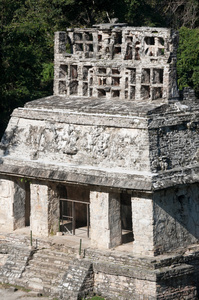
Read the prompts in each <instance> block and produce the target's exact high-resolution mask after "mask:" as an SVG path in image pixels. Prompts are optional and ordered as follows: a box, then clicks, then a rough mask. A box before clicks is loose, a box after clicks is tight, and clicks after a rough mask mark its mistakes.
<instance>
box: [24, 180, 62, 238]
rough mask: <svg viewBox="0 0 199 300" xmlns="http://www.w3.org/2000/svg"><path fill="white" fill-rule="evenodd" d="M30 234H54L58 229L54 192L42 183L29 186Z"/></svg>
mask: <svg viewBox="0 0 199 300" xmlns="http://www.w3.org/2000/svg"><path fill="white" fill-rule="evenodd" d="M30 195H31V217H30V225H31V230H32V233H33V234H35V235H37V236H48V235H49V234H55V233H56V232H57V231H58V228H59V200H58V198H57V197H56V192H55V191H54V190H52V188H51V187H50V186H48V185H47V184H43V183H32V184H31V185H30Z"/></svg>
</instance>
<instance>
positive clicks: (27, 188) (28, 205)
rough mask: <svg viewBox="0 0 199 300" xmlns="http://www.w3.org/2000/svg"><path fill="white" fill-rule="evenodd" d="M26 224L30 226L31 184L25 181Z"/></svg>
mask: <svg viewBox="0 0 199 300" xmlns="http://www.w3.org/2000/svg"><path fill="white" fill-rule="evenodd" d="M25 190H26V193H25V226H30V184H29V182H26V183H25Z"/></svg>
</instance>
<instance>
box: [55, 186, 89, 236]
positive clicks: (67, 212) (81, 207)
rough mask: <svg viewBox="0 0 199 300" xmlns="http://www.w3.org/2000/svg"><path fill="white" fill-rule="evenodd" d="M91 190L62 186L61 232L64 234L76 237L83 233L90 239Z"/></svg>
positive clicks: (60, 199) (60, 194) (60, 189)
mask: <svg viewBox="0 0 199 300" xmlns="http://www.w3.org/2000/svg"><path fill="white" fill-rule="evenodd" d="M89 194H90V193H89V190H87V189H85V188H84V187H76V186H75V187H72V186H67V187H66V186H61V187H60V188H59V196H60V198H59V201H60V231H61V232H62V233H63V234H71V235H76V234H77V232H78V233H79V232H80V231H82V234H85V235H86V236H87V237H89V231H90V202H89Z"/></svg>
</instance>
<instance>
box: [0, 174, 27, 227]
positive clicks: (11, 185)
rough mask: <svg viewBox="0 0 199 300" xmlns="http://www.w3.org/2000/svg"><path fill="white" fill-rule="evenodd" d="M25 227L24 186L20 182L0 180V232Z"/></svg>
mask: <svg viewBox="0 0 199 300" xmlns="http://www.w3.org/2000/svg"><path fill="white" fill-rule="evenodd" d="M24 226H25V186H24V184H23V183H21V182H20V181H17V180H16V181H14V180H13V181H12V180H8V179H0V230H15V229H17V228H21V227H24Z"/></svg>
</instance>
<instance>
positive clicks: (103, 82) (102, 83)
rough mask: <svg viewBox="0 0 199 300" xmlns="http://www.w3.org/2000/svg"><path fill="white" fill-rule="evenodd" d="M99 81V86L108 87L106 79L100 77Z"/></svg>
mask: <svg viewBox="0 0 199 300" xmlns="http://www.w3.org/2000/svg"><path fill="white" fill-rule="evenodd" d="M98 81H99V85H106V78H103V77H99V78H98Z"/></svg>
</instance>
